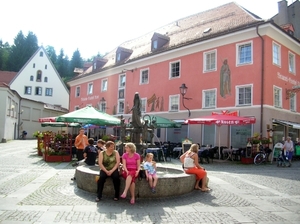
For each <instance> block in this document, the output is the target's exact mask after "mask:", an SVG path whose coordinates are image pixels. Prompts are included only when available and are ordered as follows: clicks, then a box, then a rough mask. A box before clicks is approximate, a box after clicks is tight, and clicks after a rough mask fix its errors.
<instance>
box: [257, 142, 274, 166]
mask: <svg viewBox="0 0 300 224" xmlns="http://www.w3.org/2000/svg"><path fill="white" fill-rule="evenodd" d="M270 152H272V150H271V149H269V147H266V148H264V147H263V146H260V147H259V153H258V154H257V155H256V156H255V157H254V164H255V165H260V164H261V163H263V162H264V163H266V162H268V158H269V155H270Z"/></svg>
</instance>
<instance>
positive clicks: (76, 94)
mask: <svg viewBox="0 0 300 224" xmlns="http://www.w3.org/2000/svg"><path fill="white" fill-rule="evenodd" d="M77 97H80V86H76V89H75V98H77Z"/></svg>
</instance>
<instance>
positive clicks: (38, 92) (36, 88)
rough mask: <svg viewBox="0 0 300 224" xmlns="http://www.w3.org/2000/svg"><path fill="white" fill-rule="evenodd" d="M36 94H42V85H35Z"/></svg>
mask: <svg viewBox="0 0 300 224" xmlns="http://www.w3.org/2000/svg"><path fill="white" fill-rule="evenodd" d="M35 95H38V96H41V95H42V87H35Z"/></svg>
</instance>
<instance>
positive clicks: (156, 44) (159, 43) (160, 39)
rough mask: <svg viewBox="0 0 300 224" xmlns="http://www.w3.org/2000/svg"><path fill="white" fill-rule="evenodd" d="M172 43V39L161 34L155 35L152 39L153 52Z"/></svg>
mask: <svg viewBox="0 0 300 224" xmlns="http://www.w3.org/2000/svg"><path fill="white" fill-rule="evenodd" d="M169 41H170V37H168V36H165V35H162V34H159V33H154V34H153V36H152V38H151V51H156V50H158V49H160V48H162V47H163V46H165V45H166V44H168V43H169Z"/></svg>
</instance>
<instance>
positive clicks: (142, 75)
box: [140, 68, 149, 85]
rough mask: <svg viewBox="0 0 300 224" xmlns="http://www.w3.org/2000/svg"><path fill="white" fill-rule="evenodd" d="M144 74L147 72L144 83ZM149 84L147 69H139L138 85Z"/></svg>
mask: <svg viewBox="0 0 300 224" xmlns="http://www.w3.org/2000/svg"><path fill="white" fill-rule="evenodd" d="M144 72H147V80H146V81H144V75H146V74H144ZM144 84H149V68H145V69H141V71H140V85H144Z"/></svg>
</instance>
